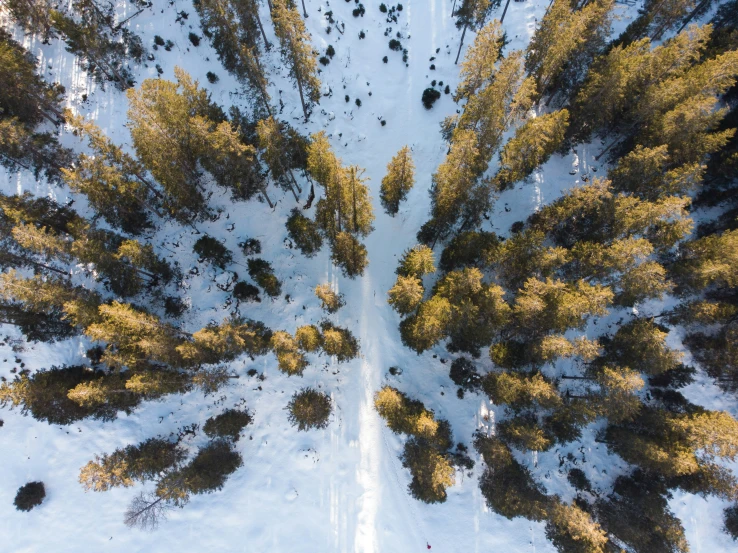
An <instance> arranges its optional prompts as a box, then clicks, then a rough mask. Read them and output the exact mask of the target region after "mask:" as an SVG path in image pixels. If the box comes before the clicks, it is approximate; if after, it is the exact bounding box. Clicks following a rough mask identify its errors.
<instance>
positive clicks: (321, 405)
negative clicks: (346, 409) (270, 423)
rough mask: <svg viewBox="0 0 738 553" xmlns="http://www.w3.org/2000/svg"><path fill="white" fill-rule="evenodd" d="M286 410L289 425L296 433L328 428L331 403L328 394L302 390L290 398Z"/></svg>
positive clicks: (307, 389)
mask: <svg viewBox="0 0 738 553" xmlns="http://www.w3.org/2000/svg"><path fill="white" fill-rule="evenodd" d="M287 410H288V412H289V414H288V415H287V417H288V419H289V421H290V424H292V426H296V427H297V430H298V431H300V430H302V431H307V430H310V429H313V428H314V429H321V428H325V427H326V426H328V417H330V416H331V410H332V401H331V398H330V396H329V395H328V394H324V393H321V392H319V391H318V390H316V389H314V388H303V389H302V390H300V391H299V392H295V394H294V395H293V396H292V399H291V400H290V402H289V404H288V405H287Z"/></svg>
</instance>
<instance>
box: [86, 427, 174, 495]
mask: <svg viewBox="0 0 738 553" xmlns="http://www.w3.org/2000/svg"><path fill="white" fill-rule="evenodd" d="M184 457H185V452H184V450H183V449H182V448H181V447H180V446H178V445H177V443H176V442H168V441H167V440H163V439H161V438H149V439H148V440H146V441H144V442H141V443H140V444H137V445H129V446H126V447H122V448H119V449H116V450H115V451H114V452H113V453H111V454H106V455H102V456H100V455H96V456H95V460H94V461H90V462H89V463H87V464H86V465H85V466H84V467H82V469H81V471H80V474H79V481H80V483H81V484H82V486H83V487H84V488H85V491H90V490H92V491H95V492H105V491H108V490H110V489H111V488H117V487H121V486H122V487H126V488H128V487H131V486H133V485H134V482H136V481H139V482H145V481H146V480H151V479H154V478H156V477H157V476H159V474H160V473H162V472H164V471H166V470H168V469H170V468H172V467H173V466H174V465H176V464H177V463H179V462H181V461H182V460H184Z"/></svg>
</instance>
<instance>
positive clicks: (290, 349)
mask: <svg viewBox="0 0 738 553" xmlns="http://www.w3.org/2000/svg"><path fill="white" fill-rule="evenodd" d="M270 346H271V348H272V350H273V351H274V353H275V355H276V356H277V361H278V363H279V365H278V366H279V370H281V371H282V372H285V373H287V374H288V375H290V376H292V375H295V374H296V375H298V376H301V375H302V373H303V371H304V370H305V368H306V367H307V365H308V362H307V359H306V358H305V355H304V354H303V353H301V352H300V351H299V345H298V342H297V340H295V338H294V337H292V336H291V335H290V334H289V333H288V332H285V331H283V330H278V331H277V332H275V333H274V334H272V337H271V341H270Z"/></svg>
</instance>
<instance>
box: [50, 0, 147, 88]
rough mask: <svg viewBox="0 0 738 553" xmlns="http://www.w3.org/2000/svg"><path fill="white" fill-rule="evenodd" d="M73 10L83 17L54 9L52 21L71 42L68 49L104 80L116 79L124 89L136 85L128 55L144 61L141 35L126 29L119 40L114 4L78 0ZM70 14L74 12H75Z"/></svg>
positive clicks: (86, 68)
mask: <svg viewBox="0 0 738 553" xmlns="http://www.w3.org/2000/svg"><path fill="white" fill-rule="evenodd" d="M73 7H74V11H73V12H72V14H74V15H77V16H79V20H76V19H75V18H74V17H70V16H69V15H65V14H64V13H62V12H59V11H56V10H52V11H51V21H52V22H53V25H54V28H55V29H57V30H58V31H59V32H60V33H61V35H62V36H64V41H65V42H66V44H67V51H68V52H72V53H73V54H75V55H77V56H78V57H79V58H81V60H82V62H83V63H82V66H83V68H84V69H85V70H87V71H89V72H90V73H91V74H92V75H94V77H95V78H96V79H97V80H98V81H99V82H101V83H104V81H106V80H108V81H113V82H114V83H115V86H116V87H117V88H118V89H120V90H126V89H127V88H130V87H132V86H133V84H134V83H133V78H132V75H131V71H130V69H129V68H128V67H126V66H125V61H126V60H127V59H133V60H134V61H137V62H140V61H141V59H142V58H143V55H144V48H143V45H142V43H141V39H140V38H139V37H138V36H136V35H134V34H132V33H131V32H130V31H128V30H125V32H123V33H121V39H120V40H118V37H117V35H118V33H119V32H120V31H119V29H118V28H117V27H113V26H112V24H111V23H112V20H113V17H114V13H113V6H112V5H109V6H108V7H103V8H101V6H99V5H98V4H97V3H96V2H94V0H76V1H75V2H74V4H73ZM72 14H70V15H72Z"/></svg>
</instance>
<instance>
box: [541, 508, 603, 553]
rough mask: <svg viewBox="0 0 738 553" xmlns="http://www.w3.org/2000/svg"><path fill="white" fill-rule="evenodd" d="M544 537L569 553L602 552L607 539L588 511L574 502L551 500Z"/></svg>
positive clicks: (560, 549)
mask: <svg viewBox="0 0 738 553" xmlns="http://www.w3.org/2000/svg"><path fill="white" fill-rule="evenodd" d="M546 537H547V538H549V539H550V540H551V541H552V542H553V544H554V546H556V548H557V549H558V550H559V551H566V552H567V553H568V552H571V553H604V552H605V551H606V550H607V549H606V548H607V546H608V543H609V540H608V539H607V535H606V534H605V532H604V531H603V530H602V528H600V525H599V524H597V523H596V522H595V521H594V520H592V517H591V516H590V514H589V513H587V512H586V511H583V510H582V509H580V508H579V507H578V506H577V505H576V503H571V504H569V505H567V504H565V503H561V502H559V501H553V502H552V505H551V507H549V509H548V523H547V524H546Z"/></svg>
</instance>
